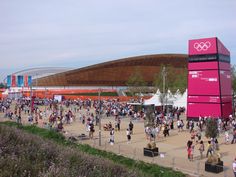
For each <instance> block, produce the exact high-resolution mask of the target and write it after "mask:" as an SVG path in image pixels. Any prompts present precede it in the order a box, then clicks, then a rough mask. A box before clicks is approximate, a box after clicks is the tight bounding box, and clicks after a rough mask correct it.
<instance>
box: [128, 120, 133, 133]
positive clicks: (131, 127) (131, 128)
mask: <svg viewBox="0 0 236 177" xmlns="http://www.w3.org/2000/svg"><path fill="white" fill-rule="evenodd" d="M133 128H134V124H133V123H132V121H130V123H129V130H130V134H133Z"/></svg>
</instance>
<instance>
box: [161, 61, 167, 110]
mask: <svg viewBox="0 0 236 177" xmlns="http://www.w3.org/2000/svg"><path fill="white" fill-rule="evenodd" d="M166 74H167V73H166V67H165V66H164V67H163V69H162V80H163V93H162V95H163V96H162V101H163V113H164V112H165V99H166V95H165V84H166Z"/></svg>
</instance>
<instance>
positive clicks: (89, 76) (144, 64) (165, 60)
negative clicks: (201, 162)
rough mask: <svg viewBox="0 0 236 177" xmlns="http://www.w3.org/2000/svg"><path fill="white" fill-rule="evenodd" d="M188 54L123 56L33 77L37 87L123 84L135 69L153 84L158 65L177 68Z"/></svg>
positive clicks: (185, 62) (182, 65)
mask: <svg viewBox="0 0 236 177" xmlns="http://www.w3.org/2000/svg"><path fill="white" fill-rule="evenodd" d="M187 58H188V55H185V54H155V55H144V56H136V57H129V58H123V59H118V60H113V61H108V62H104V63H99V64H95V65H91V66H87V67H83V68H79V69H72V70H69V69H68V70H64V71H62V72H57V73H55V74H50V75H48V76H43V75H42V76H40V77H37V78H33V85H34V86H38V87H79V86H85V87H86V86H95V87H96V86H108V87H110V86H111V87H116V86H126V83H127V80H128V78H129V77H130V76H131V75H132V74H133V73H134V72H135V71H136V70H138V71H139V72H140V73H141V74H142V76H143V79H144V80H145V82H146V83H147V84H148V85H150V86H151V85H152V83H153V80H154V75H155V74H156V73H158V72H159V71H160V69H161V66H163V65H164V66H167V65H171V66H173V67H174V68H175V69H176V70H183V68H186V67H187Z"/></svg>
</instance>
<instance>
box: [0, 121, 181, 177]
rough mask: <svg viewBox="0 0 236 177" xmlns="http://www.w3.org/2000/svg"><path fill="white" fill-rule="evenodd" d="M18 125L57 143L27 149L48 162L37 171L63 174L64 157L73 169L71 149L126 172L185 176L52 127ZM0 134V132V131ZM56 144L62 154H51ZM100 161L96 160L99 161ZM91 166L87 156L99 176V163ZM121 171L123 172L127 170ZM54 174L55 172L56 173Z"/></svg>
mask: <svg viewBox="0 0 236 177" xmlns="http://www.w3.org/2000/svg"><path fill="white" fill-rule="evenodd" d="M2 125H8V126H13V127H17V126H18V124H16V123H13V122H3V123H0V127H1V126H2ZM20 129H21V130H24V131H26V132H28V133H32V134H35V135H38V136H39V137H42V138H44V139H49V140H53V142H56V143H57V144H55V143H54V144H53V145H52V147H51V148H50V147H48V146H50V145H51V144H50V143H47V148H46V149H47V151H43V152H42V151H39V152H37V151H36V152H34V151H33V150H31V151H30V152H32V153H31V154H35V153H36V154H38V156H37V158H36V159H37V160H39V161H44V162H45V163H46V164H48V166H49V168H47V169H45V167H44V166H42V165H40V163H38V165H37V169H44V171H43V172H40V174H50V175H52V174H59V176H60V174H64V173H65V174H66V173H67V172H66V169H64V167H63V168H62V173H59V172H58V170H59V169H60V168H58V165H57V164H58V163H59V162H60V161H61V160H60V158H62V159H65V157H67V158H66V159H67V160H68V164H67V167H68V168H69V169H70V171H74V170H75V168H74V167H73V165H75V164H78V163H79V161H80V159H78V158H76V156H74V155H71V154H67V153H68V152H69V151H70V152H74V153H80V155H81V154H82V155H83V156H88V154H90V155H93V157H94V156H97V157H96V158H97V159H99V160H100V161H102V162H104V161H106V160H103V159H104V158H105V159H109V160H111V161H113V163H115V164H116V165H118V167H119V168H124V169H126V168H129V172H127V173H129V175H131V176H133V173H134V171H135V176H148V177H152V176H157V177H158V176H161V177H171V176H175V177H182V176H185V175H184V174H182V173H181V172H175V171H173V170H171V169H170V168H164V167H160V166H158V165H155V164H148V163H144V162H142V161H135V160H133V159H130V158H126V157H123V156H120V155H116V154H114V153H111V152H107V151H102V150H98V149H95V148H92V147H91V146H89V145H83V144H75V143H72V142H69V141H67V140H66V139H65V137H64V136H63V135H62V134H59V133H57V132H55V131H52V130H47V129H42V128H39V127H36V126H20ZM15 131H16V129H15ZM18 131H20V130H18ZM21 132H22V133H21V134H25V133H24V132H23V131H21ZM0 134H1V132H0ZM17 135H18V134H13V135H11V136H13V140H14V141H16V143H15V145H17V144H18V142H19V140H17V139H19V138H17ZM0 136H1V135H0ZM28 136H29V135H28ZM33 137H34V138H35V139H36V140H37V136H33ZM39 137H38V138H39ZM27 139H28V140H29V139H30V138H27ZM31 140H32V138H31ZM31 140H30V142H31ZM21 141H22V140H20V142H21ZM37 141H38V140H37ZM42 141H45V140H43V139H41V140H40V141H39V142H40V143H41V142H42ZM46 142H50V141H46ZM40 143H39V144H40ZM51 143H52V142H51ZM32 144H36V145H35V147H36V149H38V148H37V147H38V146H39V144H37V143H35V142H34V141H33V143H32ZM56 145H57V147H55V146H56ZM44 146H45V144H44ZM30 147H32V146H30ZM32 148H33V147H32ZM57 148H58V149H60V148H61V149H63V150H60V152H64V151H65V152H64V153H63V156H61V155H59V154H57V153H56V154H54V153H55V150H54V149H57ZM51 150H53V151H51ZM66 152H67V153H66ZM84 153H86V154H84ZM41 154H44V156H45V157H47V158H46V159H48V160H46V161H45V160H44V158H42V155H41ZM72 154H73V153H72ZM89 157H90V156H89ZM99 157H100V158H99ZM34 158H35V157H34V156H32V157H30V160H36V159H34ZM94 158H95V157H94ZM40 159H41V160H40ZM88 159H91V163H92V164H93V162H95V161H94V159H93V158H92V157H90V158H88ZM99 160H98V161H99ZM51 161H53V164H54V163H55V164H54V165H51V166H50V165H49V164H50V162H51ZM100 161H99V162H98V163H101V162H100ZM106 162H107V161H106ZM107 163H108V162H107ZM109 163H111V162H109ZM113 163H112V164H113ZM59 164H60V163H59ZM113 165H114V164H113ZM120 165H122V166H120ZM94 166H96V167H92V166H91V165H90V160H89V161H86V167H92V168H94V169H93V172H94V174H96V173H97V174H98V175H96V176H100V175H99V174H100V173H101V176H103V175H102V172H100V171H99V170H101V169H100V168H101V167H100V166H98V167H97V165H94ZM105 166H106V165H105ZM118 167H117V168H115V170H118V171H120V170H121V169H119V168H118ZM35 168H36V167H35ZM110 168H111V167H110ZM110 168H107V169H105V171H106V174H107V175H108V176H113V175H112V173H113V172H114V169H113V168H111V169H110ZM0 169H1V166H0ZM126 170H127V169H126ZM95 171H96V173H95ZM0 172H1V171H0ZM0 174H1V173H0ZM115 174H117V173H115ZM124 174H126V172H125V173H124ZM50 175H49V176H50ZM46 176H47V175H46ZM55 176H57V175H55ZM62 176H63V175H62Z"/></svg>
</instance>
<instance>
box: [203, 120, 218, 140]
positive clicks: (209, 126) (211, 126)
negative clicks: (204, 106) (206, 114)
mask: <svg viewBox="0 0 236 177" xmlns="http://www.w3.org/2000/svg"><path fill="white" fill-rule="evenodd" d="M218 135H219V131H218V126H217V120H216V119H213V118H210V119H207V120H206V132H205V136H206V137H207V138H216V137H217V136H218Z"/></svg>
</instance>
